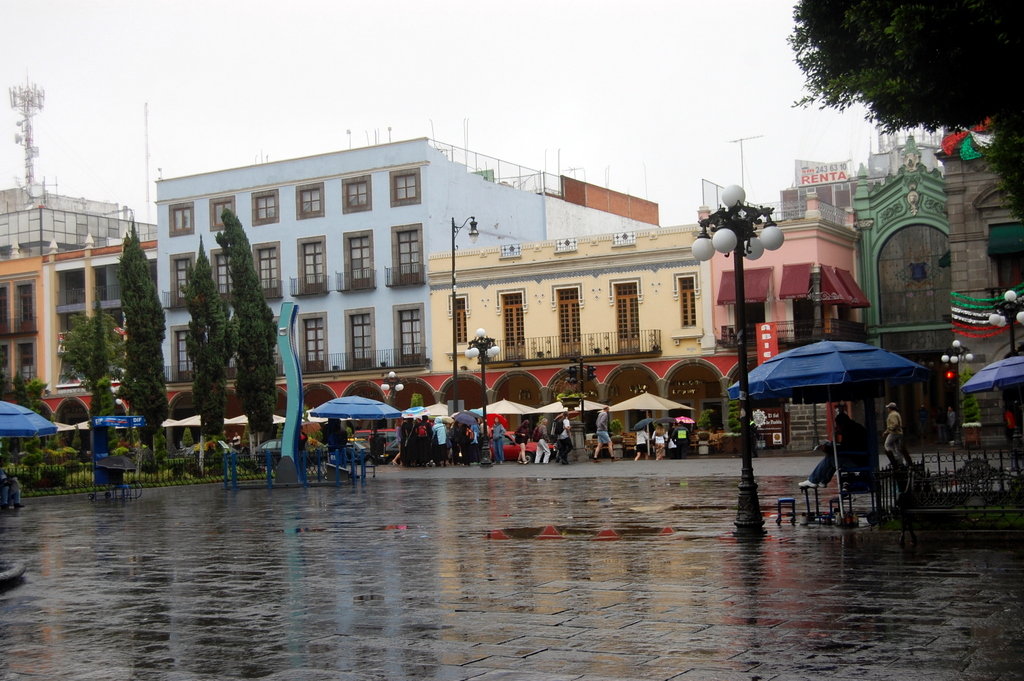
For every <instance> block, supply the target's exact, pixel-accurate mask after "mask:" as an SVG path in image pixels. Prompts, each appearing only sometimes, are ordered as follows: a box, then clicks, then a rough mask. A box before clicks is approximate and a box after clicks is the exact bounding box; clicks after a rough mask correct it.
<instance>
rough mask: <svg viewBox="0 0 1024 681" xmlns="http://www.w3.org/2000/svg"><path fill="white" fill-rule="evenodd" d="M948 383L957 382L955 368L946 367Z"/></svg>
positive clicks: (953, 383)
mask: <svg viewBox="0 0 1024 681" xmlns="http://www.w3.org/2000/svg"><path fill="white" fill-rule="evenodd" d="M946 383H949V384H951V385H955V384H956V371H954V370H953V369H946Z"/></svg>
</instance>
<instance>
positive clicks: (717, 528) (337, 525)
mask: <svg viewBox="0 0 1024 681" xmlns="http://www.w3.org/2000/svg"><path fill="white" fill-rule="evenodd" d="M818 458H819V457H818V456H817V455H811V456H777V455H768V456H761V457H759V458H757V459H755V460H754V471H755V475H756V476H757V481H758V485H759V494H760V498H761V505H762V508H763V509H764V510H766V511H767V510H769V508H772V509H773V507H774V500H775V498H777V497H778V496H780V495H782V494H788V495H793V493H794V492H795V490H796V483H797V482H799V481H800V480H803V479H804V477H806V474H807V472H808V471H809V470H810V468H811V467H812V466H813V464H814V463H815V462H816V460H817V459H818ZM739 465H740V461H739V459H738V458H725V457H723V458H704V459H687V460H685V461H643V462H632V461H628V462H614V463H611V462H603V463H598V464H593V463H577V464H573V465H570V466H559V465H554V464H548V465H536V464H531V465H529V466H522V465H517V464H515V463H514V462H512V463H506V464H504V465H502V466H492V467H490V468H485V469H481V468H479V467H475V466H474V467H461V466H460V467H454V468H441V469H436V468H435V469H400V468H397V467H381V468H378V469H377V478H376V479H369V480H367V483H366V485H365V486H363V485H356V486H349V485H347V484H346V485H345V486H343V487H342V488H340V489H336V488H332V487H320V488H310V489H288V490H283V489H278V490H274V491H272V492H268V491H266V490H253V491H243V492H224V491H223V490H221V489H218V488H215V487H212V486H206V487H201V488H169V489H160V490H156V489H154V490H148V489H147V490H145V492H144V494H143V496H142V498H140V499H139V500H137V501H133V502H127V503H111V502H88V501H85V500H84V499H78V498H71V499H67V498H64V499H50V500H46V501H41V500H40V501H37V500H34V499H33V500H31V501H30V504H29V506H28V507H27V508H25V509H22V510H21V511H18V512H17V513H14V512H7V513H3V514H0V534H2V538H3V540H4V547H5V552H4V555H5V558H6V559H7V560H16V561H19V562H23V563H25V564H26V566H27V572H26V577H25V580H24V582H23V583H22V584H20V585H18V586H16V587H15V588H13V589H10V590H7V591H4V592H0V640H2V643H3V649H4V658H3V663H2V667H0V679H3V680H4V681H7V680H8V679H12V680H13V679H29V678H32V679H35V678H46V679H82V678H97V679H99V678H102V679H115V680H118V679H142V680H147V679H154V680H155V679H161V680H162V679H173V680H178V679H182V680H184V679H210V680H213V679H243V678H263V679H275V680H276V679H280V680H282V681H284V680H285V679H287V680H289V681H291V680H294V679H298V680H300V681H302V680H313V679H317V680H319V679H324V680H326V679H352V680H370V679H388V680H393V679H479V680H481V681H492V680H496V679H542V680H551V681H553V680H563V679H564V680H575V679H588V680H608V679H677V680H686V679H724V680H727V681H728V680H736V681H739V680H741V679H742V680H743V681H749V680H750V679H754V678H760V679H787V680H788V679H830V678H831V679H848V678H853V677H860V678H871V679H929V680H934V679H939V680H943V679H950V680H952V679H979V680H980V679H997V680H1000V681H1001V680H1003V679H1013V678H1019V670H1020V665H1021V664H1022V663H1024V648H1022V646H1021V645H1020V634H1019V622H1020V621H1021V620H1022V618H1024V587H1022V585H1024V580H1022V577H1024V560H1022V559H1024V550H1021V549H1019V548H1013V547H1011V548H999V547H995V548H963V547H961V548H953V547H943V546H936V545H933V544H928V543H922V546H921V547H919V548H918V549H916V550H901V549H900V548H899V547H898V546H897V545H896V542H895V538H893V541H888V539H889V537H877V535H878V534H879V533H876V532H875V531H874V530H857V531H852V532H851V531H844V530H839V529H836V528H831V527H818V526H800V525H796V526H793V525H790V524H788V523H786V524H783V525H782V526H777V525H775V523H774V522H773V521H770V520H769V521H768V522H767V523H766V526H765V528H766V530H767V531H768V535H767V537H766V538H765V539H763V540H757V541H753V542H750V541H738V540H736V539H735V538H734V537H733V536H732V534H731V530H732V523H733V520H734V519H735V504H736V497H737V490H736V483H737V480H738V475H739ZM542 534H543V535H547V536H551V537H552V538H550V539H541V538H538V536H539V535H542ZM502 536H505V537H509V538H508V539H498V538H497V537H502ZM599 536H605V537H608V538H610V540H609V541H595V538H598V537H599ZM616 537H617V538H616Z"/></svg>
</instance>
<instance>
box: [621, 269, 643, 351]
mask: <svg viewBox="0 0 1024 681" xmlns="http://www.w3.org/2000/svg"><path fill="white" fill-rule="evenodd" d="M615 330H616V333H617V335H618V340H619V352H638V351H639V350H640V300H639V296H638V294H637V284H636V282H635V281H630V282H626V283H622V284H615Z"/></svg>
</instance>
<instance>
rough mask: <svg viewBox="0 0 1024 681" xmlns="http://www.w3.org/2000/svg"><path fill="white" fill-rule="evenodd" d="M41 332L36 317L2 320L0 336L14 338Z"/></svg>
mask: <svg viewBox="0 0 1024 681" xmlns="http://www.w3.org/2000/svg"><path fill="white" fill-rule="evenodd" d="M38 330H39V327H38V325H37V324H36V318H35V317H28V318H25V317H11V318H9V319H4V318H0V336H13V335H16V334H20V333H35V332H36V331H38Z"/></svg>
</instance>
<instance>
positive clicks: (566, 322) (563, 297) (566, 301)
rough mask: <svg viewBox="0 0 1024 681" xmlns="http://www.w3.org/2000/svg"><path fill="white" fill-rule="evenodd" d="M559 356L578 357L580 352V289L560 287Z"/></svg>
mask: <svg viewBox="0 0 1024 681" xmlns="http://www.w3.org/2000/svg"><path fill="white" fill-rule="evenodd" d="M557 295H558V341H559V343H560V348H559V353H558V356H559V357H577V356H579V355H580V354H581V353H580V290H579V289H578V288H560V289H558V293H557Z"/></svg>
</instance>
